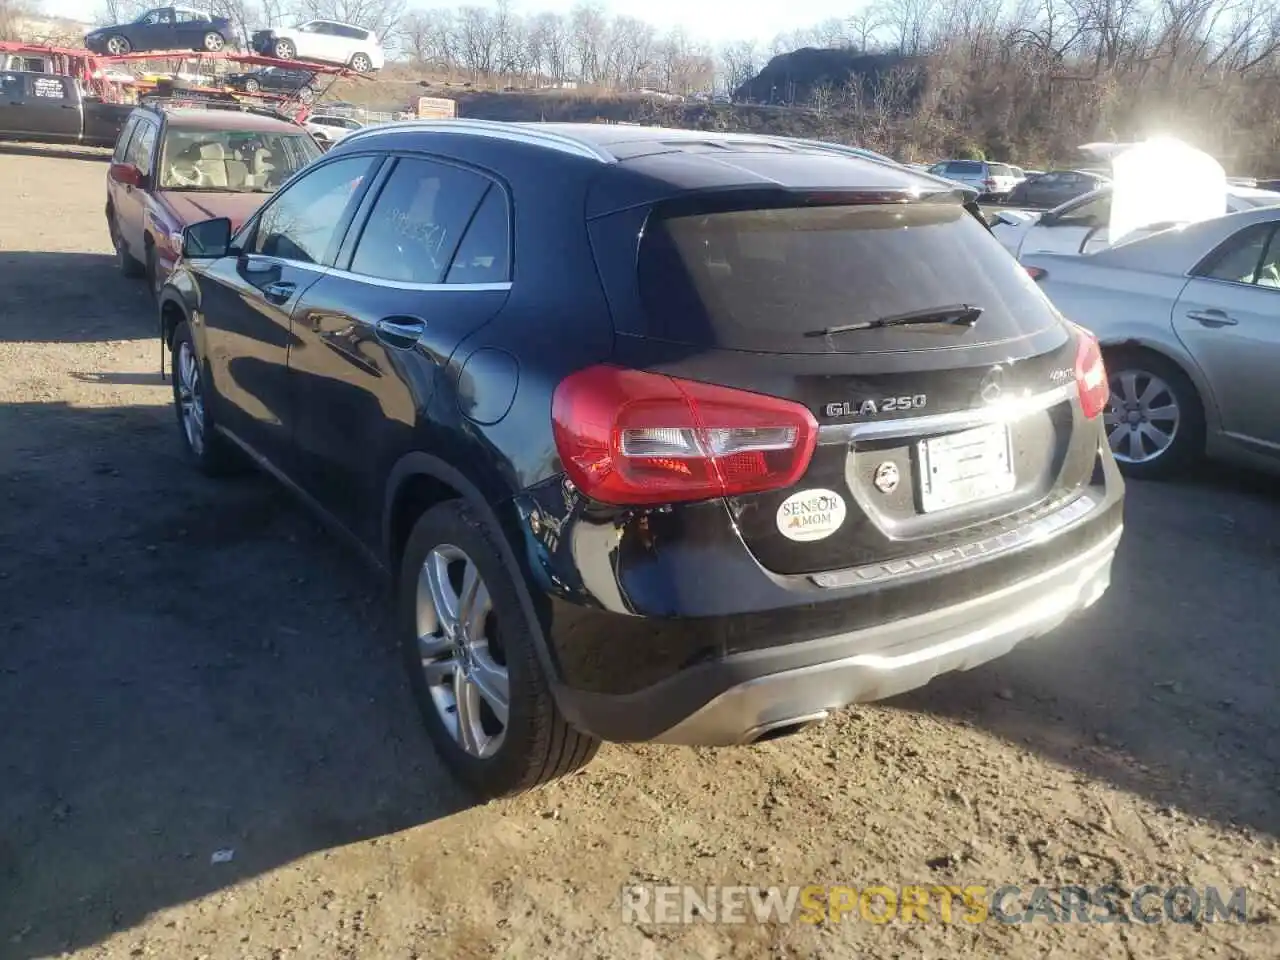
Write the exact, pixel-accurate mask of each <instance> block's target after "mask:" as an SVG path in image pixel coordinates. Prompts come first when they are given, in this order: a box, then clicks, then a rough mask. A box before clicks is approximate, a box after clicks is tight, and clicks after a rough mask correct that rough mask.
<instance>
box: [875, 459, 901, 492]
mask: <svg viewBox="0 0 1280 960" xmlns="http://www.w3.org/2000/svg"><path fill="white" fill-rule="evenodd" d="M898 479H899V477H898V465H897V464H896V463H894V462H893V461H892V460H886V461H885V462H884V463H882V464H880V466H878V467H876V472H875V474H873V475H872V477H871V482H872V483H874V484H875V486H876V489H877V490H879V491H880V492H881V493H893V491H895V490H897V489H898Z"/></svg>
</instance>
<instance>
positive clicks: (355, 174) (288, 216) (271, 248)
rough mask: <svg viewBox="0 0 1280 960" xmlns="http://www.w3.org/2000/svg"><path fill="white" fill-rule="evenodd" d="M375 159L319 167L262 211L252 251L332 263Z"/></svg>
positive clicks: (308, 261) (305, 261)
mask: <svg viewBox="0 0 1280 960" xmlns="http://www.w3.org/2000/svg"><path fill="white" fill-rule="evenodd" d="M373 162H374V161H373V160H371V159H370V158H369V157H348V158H345V159H342V160H338V161H335V162H333V163H326V164H324V165H323V166H320V167H317V168H316V169H315V170H313V171H312V172H311V173H309V174H307V175H306V176H305V177H302V178H301V179H299V180H298V182H297V183H294V184H292V185H291V186H290V187H289V189H288V190H286V191H284V192H283V193H281V194H280V196H279V197H278V198H276V199H275V201H274V202H273V203H272V204H271V205H270V206H269V207H267V208H266V209H265V210H263V211H262V215H261V217H260V218H259V219H258V226H257V231H256V233H255V235H254V238H253V243H252V252H254V253H260V254H262V255H263V256H267V257H280V258H281V259H283V260H295V261H297V262H299V263H327V262H328V258H329V254H330V248H331V247H333V246H335V245H336V242H337V240H338V231H339V228H340V227H341V226H342V225H343V223H344V222H345V219H346V216H347V214H348V213H349V212H350V209H351V204H352V203H353V202H354V200H355V198H356V197H357V196H358V195H359V192H360V186H361V184H362V183H363V182H364V178H365V177H366V176H367V175H368V173H369V170H370V167H371V166H372V164H373Z"/></svg>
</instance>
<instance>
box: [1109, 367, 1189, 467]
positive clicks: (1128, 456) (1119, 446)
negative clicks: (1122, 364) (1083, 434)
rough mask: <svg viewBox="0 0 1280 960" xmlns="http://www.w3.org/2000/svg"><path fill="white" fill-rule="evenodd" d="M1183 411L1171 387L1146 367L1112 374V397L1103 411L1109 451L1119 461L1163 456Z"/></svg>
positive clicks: (1130, 461)
mask: <svg viewBox="0 0 1280 960" xmlns="http://www.w3.org/2000/svg"><path fill="white" fill-rule="evenodd" d="M1181 421H1182V412H1181V410H1179V408H1178V397H1177V395H1176V394H1175V393H1174V392H1173V389H1172V388H1171V387H1170V386H1169V384H1168V383H1166V382H1165V381H1164V380H1162V379H1161V378H1160V377H1158V376H1156V375H1155V374H1154V373H1151V372H1149V371H1147V370H1119V371H1116V372H1115V373H1112V374H1111V400H1110V403H1109V404H1108V406H1107V409H1106V411H1105V412H1104V414H1103V424H1104V426H1105V428H1106V431H1107V441H1108V443H1110V445H1111V452H1112V453H1113V454H1115V458H1116V459H1117V460H1119V461H1121V462H1122V463H1149V462H1151V461H1152V460H1156V459H1157V458H1159V457H1161V456H1163V455H1164V454H1165V453H1166V452H1167V451H1168V450H1169V448H1170V447H1171V446H1173V442H1174V439H1175V438H1176V437H1177V435H1178V426H1179V424H1180V423H1181Z"/></svg>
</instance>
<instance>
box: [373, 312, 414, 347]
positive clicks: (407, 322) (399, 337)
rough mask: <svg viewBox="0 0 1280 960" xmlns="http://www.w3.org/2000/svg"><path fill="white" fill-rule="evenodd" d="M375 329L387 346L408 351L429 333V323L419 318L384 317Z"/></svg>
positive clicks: (375, 325)
mask: <svg viewBox="0 0 1280 960" xmlns="http://www.w3.org/2000/svg"><path fill="white" fill-rule="evenodd" d="M373 329H374V333H375V334H376V335H377V337H378V339H379V340H381V341H382V342H383V343H385V344H386V345H387V346H389V347H397V348H398V349H401V350H407V349H408V348H409V347H412V346H413V345H414V344H415V343H417V342H418V341H419V340H421V339H422V335H423V334H424V333H426V332H427V323H426V321H425V320H422V319H419V318H418V317H383V318H382V319H381V320H379V321H378V322H377V323H376V324H374V327H373Z"/></svg>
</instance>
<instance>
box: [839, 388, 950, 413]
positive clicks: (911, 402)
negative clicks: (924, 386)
mask: <svg viewBox="0 0 1280 960" xmlns="http://www.w3.org/2000/svg"><path fill="white" fill-rule="evenodd" d="M928 402H929V398H928V397H927V396H925V395H924V394H923V393H917V394H913V395H911V396H902V397H885V398H884V399H882V400H863V401H862V402H861V403H859V402H858V401H856V400H853V401H850V400H843V401H840V402H838V403H828V404H827V405H826V407H824V408H823V409H824V410H825V411H826V414H827V416H828V417H874V416H875V415H876V414H878V413H894V412H896V411H900V410H922V409H924V406H925V404H926V403H928Z"/></svg>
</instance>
